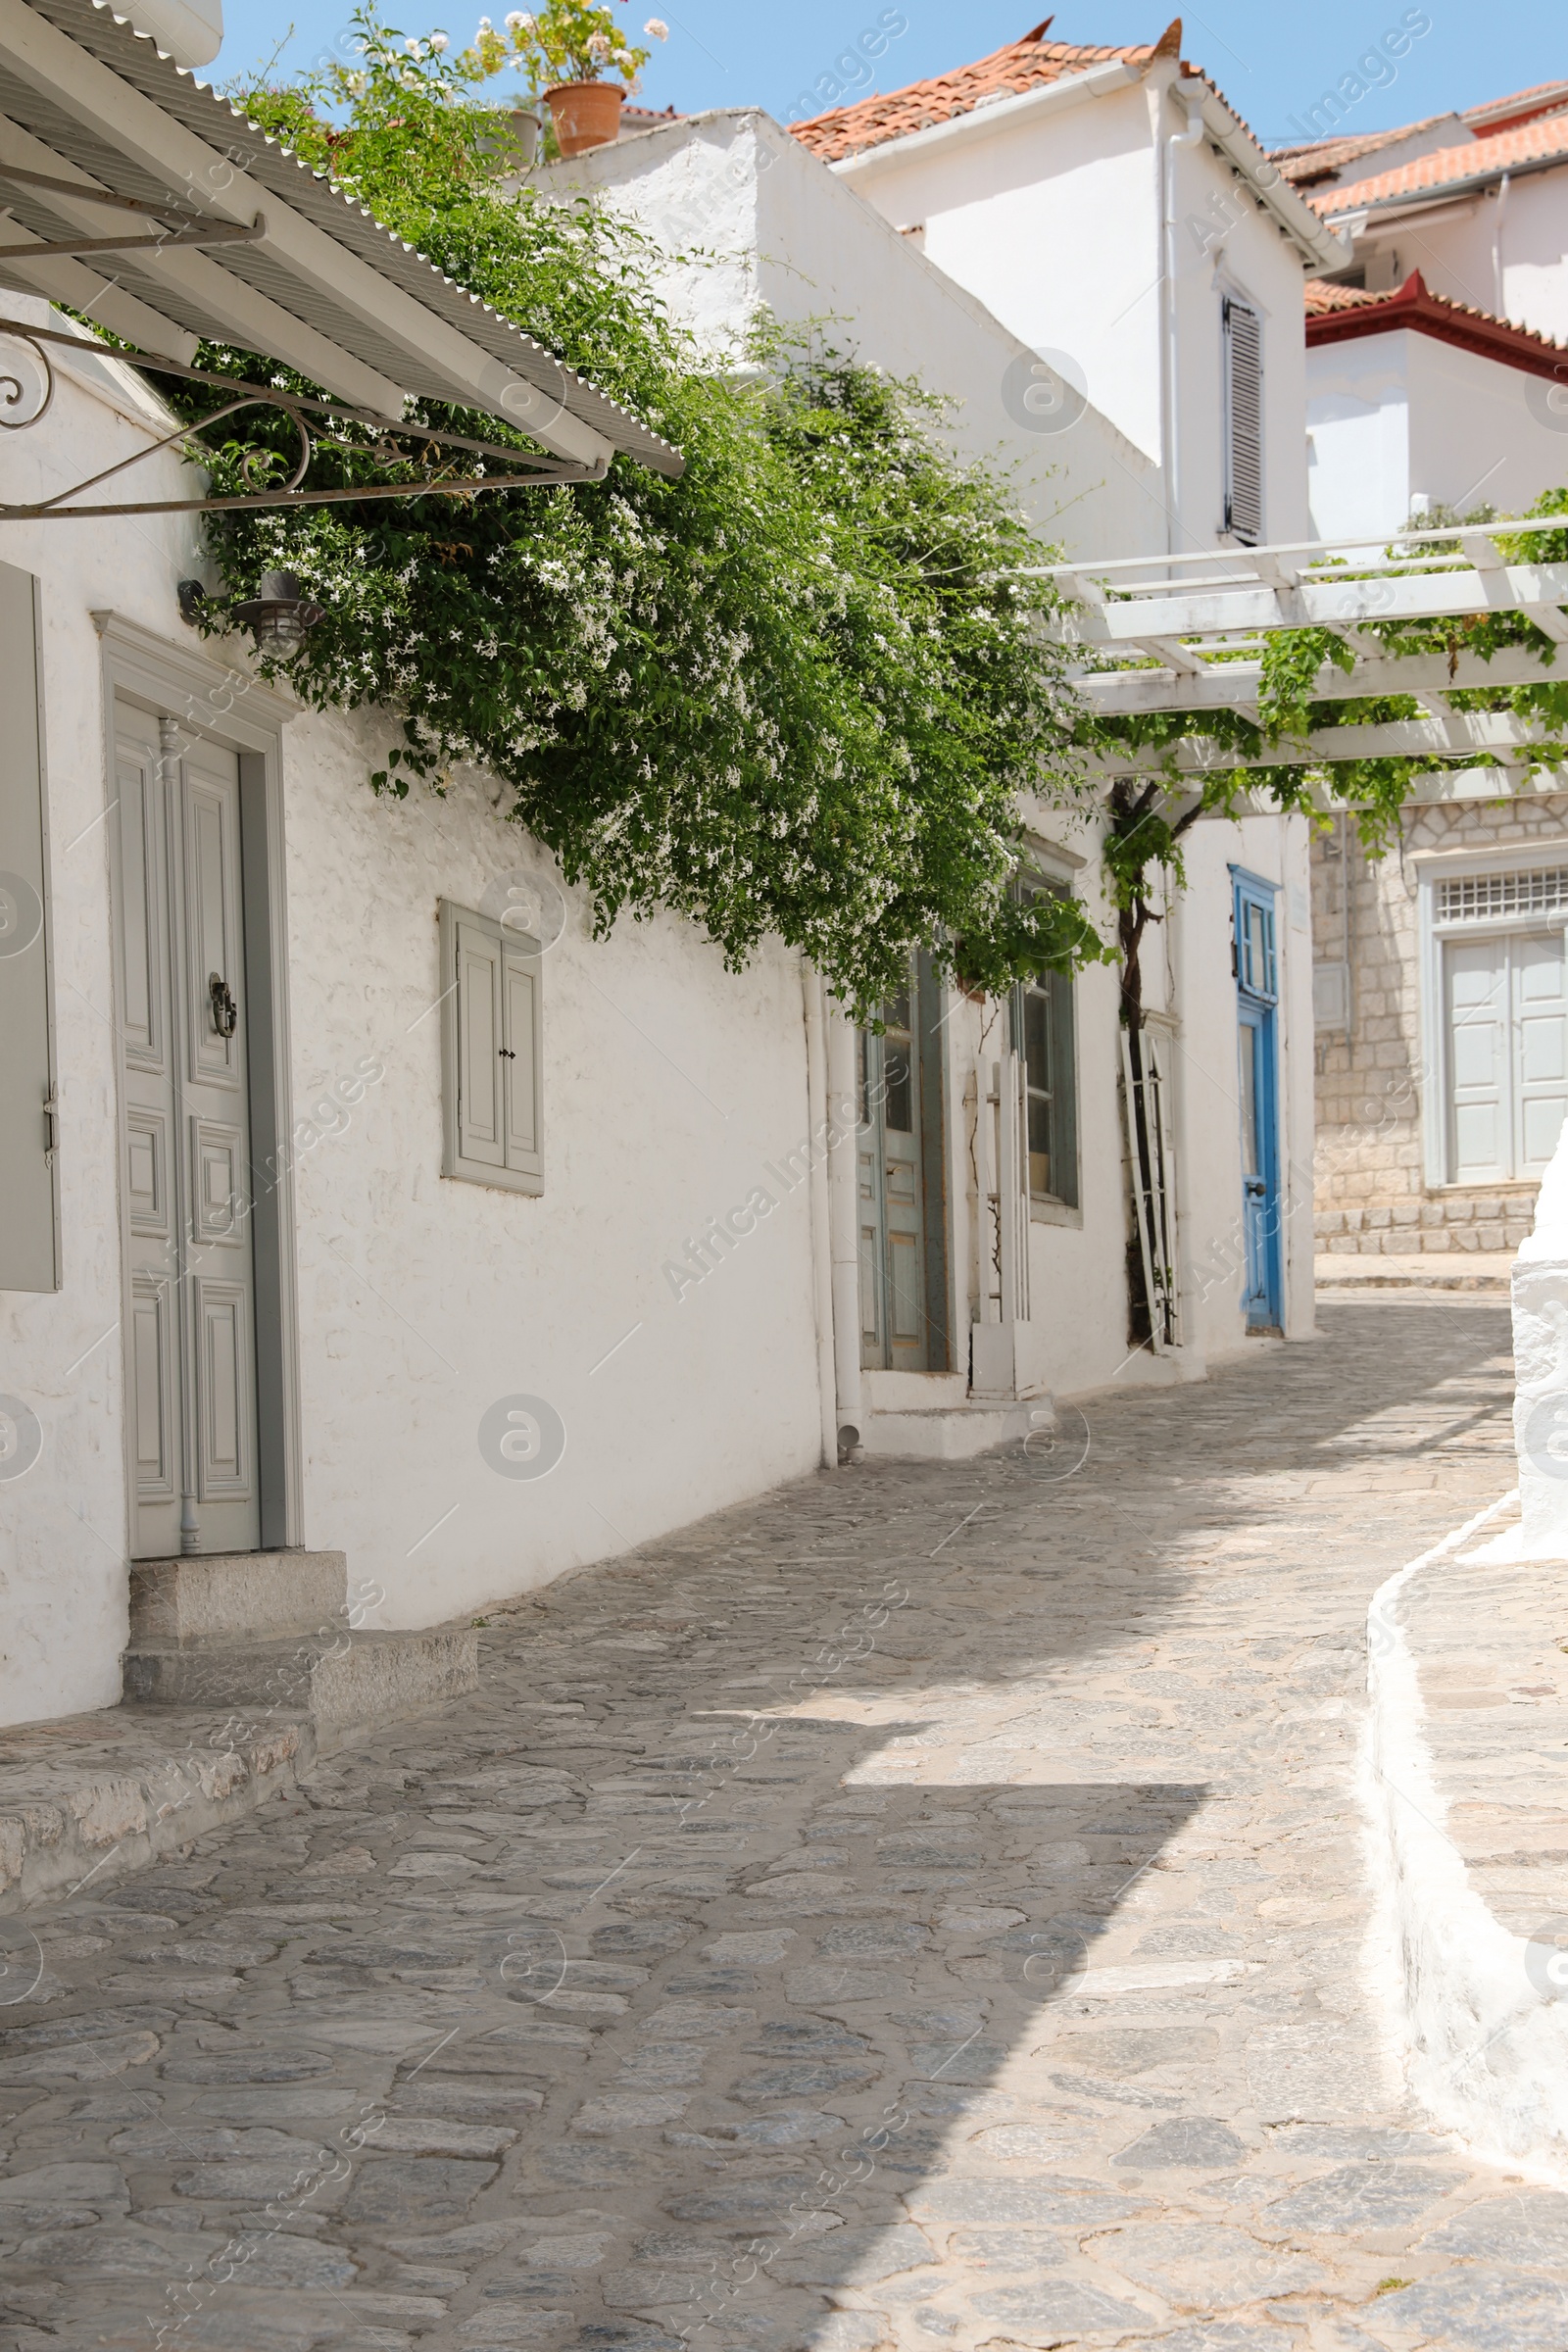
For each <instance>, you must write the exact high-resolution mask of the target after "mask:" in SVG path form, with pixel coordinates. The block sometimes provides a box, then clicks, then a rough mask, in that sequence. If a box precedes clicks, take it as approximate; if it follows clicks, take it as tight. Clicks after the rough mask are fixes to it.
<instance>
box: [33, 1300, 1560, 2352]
mask: <svg viewBox="0 0 1568 2352" xmlns="http://www.w3.org/2000/svg"><path fill="white" fill-rule="evenodd" d="M1322 1324H1323V1329H1324V1333H1325V1337H1324V1338H1323V1339H1322V1340H1320V1341H1319V1342H1317V1343H1315V1344H1312V1345H1304V1346H1300V1347H1296V1348H1289V1349H1276V1348H1259V1349H1258V1350H1257V1353H1256V1355H1255V1357H1254V1358H1250V1359H1249V1360H1248V1361H1246V1362H1244V1363H1243V1364H1241V1365H1239V1366H1237V1367H1235V1368H1231V1369H1227V1370H1226V1371H1224V1372H1222V1373H1221V1374H1219V1375H1217V1376H1216V1377H1215V1378H1214V1379H1213V1380H1212V1381H1211V1382H1210V1383H1208V1384H1207V1385H1206V1386H1203V1387H1200V1388H1195V1389H1191V1390H1182V1391H1172V1390H1166V1391H1157V1392H1156V1391H1146V1392H1143V1393H1141V1394H1129V1395H1127V1396H1125V1397H1109V1398H1106V1399H1103V1400H1100V1401H1096V1402H1093V1403H1091V1405H1090V1406H1089V1408H1088V1418H1087V1422H1085V1421H1083V1419H1082V1418H1081V1416H1078V1415H1076V1414H1075V1413H1074V1412H1073V1411H1072V1410H1070V1409H1069V1408H1065V1407H1064V1408H1063V1410H1062V1413H1061V1415H1060V1426H1059V1428H1058V1430H1057V1432H1056V1433H1055V1435H1054V1438H1051V1439H1048V1440H1035V1441H1032V1442H1031V1447H1032V1451H1031V1454H1029V1455H1026V1454H1025V1453H1023V1452H1021V1451H1018V1450H1012V1451H1010V1452H1005V1453H1000V1454H997V1455H994V1456H988V1457H985V1458H982V1459H980V1460H978V1461H975V1462H971V1463H964V1464H956V1465H955V1464H937V1463H931V1464H893V1463H870V1464H865V1465H863V1466H860V1467H858V1468H856V1469H854V1470H851V1471H848V1472H845V1473H843V1474H841V1475H839V1476H837V1477H822V1478H818V1479H816V1480H815V1481H812V1482H810V1483H809V1484H807V1485H805V1486H802V1487H799V1488H796V1489H793V1490H791V1491H788V1492H786V1493H782V1494H779V1495H774V1496H772V1497H770V1498H767V1499H765V1500H764V1501H763V1502H761V1503H760V1504H758V1505H755V1506H752V1507H748V1508H744V1509H738V1510H734V1511H731V1512H728V1513H726V1514H724V1515H723V1516H721V1517H719V1518H716V1519H712V1520H710V1521H707V1522H705V1523H704V1524H703V1525H701V1526H700V1527H698V1528H696V1529H694V1530H691V1531H688V1532H687V1533H686V1534H684V1535H682V1536H680V1537H678V1538H675V1539H672V1540H670V1541H668V1542H666V1543H662V1544H656V1545H653V1546H649V1547H646V1548H645V1549H644V1550H642V1551H640V1552H639V1553H637V1554H635V1555H634V1556H633V1557H632V1558H631V1559H629V1560H627V1561H625V1562H622V1563H619V1564H614V1565H611V1566H608V1567H604V1568H601V1569H595V1570H592V1571H588V1572H585V1573H583V1574H581V1575H578V1576H576V1577H574V1578H572V1579H569V1580H566V1581H564V1582H563V1583H561V1584H559V1585H557V1586H556V1587H554V1588H553V1589H552V1590H551V1591H549V1592H547V1593H545V1594H543V1595H542V1596H540V1597H539V1598H538V1599H536V1600H533V1601H530V1602H528V1603H526V1604H519V1605H518V1606H517V1607H516V1608H515V1610H512V1611H509V1612H507V1613H504V1614H502V1613H497V1614H496V1615H495V1616H494V1617H493V1618H492V1620H491V1621H490V1624H489V1626H488V1630H487V1632H486V1634H485V1636H484V1641H485V1645H486V1646H485V1650H484V1672H483V1681H482V1686H481V1690H480V1692H479V1695H478V1696H477V1697H475V1698H473V1699H467V1700H464V1701H462V1702H459V1703H457V1704H454V1705H453V1706H451V1707H450V1708H448V1709H446V1710H443V1711H439V1712H433V1713H429V1714H426V1715H424V1716H422V1717H419V1718H418V1719H417V1720H414V1721H411V1722H409V1723H405V1724H403V1725H401V1726H397V1727H394V1728H391V1729H389V1730H387V1731H385V1732H384V1733H382V1734H381V1735H379V1736H378V1737H377V1738H376V1739H375V1740H373V1741H372V1742H371V1743H369V1744H368V1745H366V1746H363V1747H360V1748H358V1749H355V1750H353V1751H351V1752H347V1753H343V1754H340V1755H338V1756H337V1757H335V1758H334V1759H332V1760H331V1761H330V1762H329V1763H327V1764H325V1765H324V1766H322V1767H320V1768H319V1770H318V1772H317V1773H316V1775H315V1777H314V1779H313V1780H312V1782H311V1784H310V1786H309V1789H308V1790H307V1791H306V1792H305V1794H304V1795H302V1796H297V1797H294V1798H291V1799H288V1800H286V1801H283V1800H278V1801H274V1802H273V1803H270V1805H269V1806H268V1807H267V1808H266V1809H265V1810H264V1811H263V1812H262V1813H261V1814H260V1815H258V1816H257V1817H256V1818H255V1819H254V1821H253V1822H251V1823H250V1824H248V1825H244V1826H241V1827H237V1828H231V1829H228V1830H224V1831H220V1832H217V1833H215V1834H213V1835H211V1836H210V1837H208V1838H204V1839H202V1840H201V1841H200V1842H199V1843H198V1844H197V1845H196V1846H195V1847H194V1848H193V1849H192V1850H191V1851H190V1853H189V1854H188V1856H187V1857H185V1858H182V1859H181V1860H179V1861H178V1862H176V1863H173V1864H163V1865H160V1866H159V1867H157V1868H156V1869H154V1870H151V1871H148V1872H146V1873H143V1874H141V1875H139V1876H131V1877H126V1878H124V1879H123V1880H122V1881H119V1882H115V1881H114V1879H113V1874H112V1873H111V1872H105V1873H104V1874H102V1876H101V1877H100V1878H99V1879H98V1880H97V1881H96V1882H95V1883H94V1884H93V1885H92V1886H90V1887H84V1888H83V1889H82V1890H81V1892H80V1893H78V1894H77V1895H76V1896H75V1897H74V1898H73V1900H71V1901H70V1902H68V1903H64V1904H60V1905H56V1906H53V1907H51V1908H49V1909H48V1910H46V1911H39V1912H35V1913H32V1914H29V1915H28V1918H29V1922H30V1925H31V1926H32V1927H34V1928H35V1929H36V1932H37V1936H38V1937H39V1939H40V1942H41V1947H42V1952H43V1956H44V1964H45V1965H44V1975H43V1977H42V1980H41V1982H35V1981H34V1980H35V1979H36V1976H37V1954H36V1952H35V1950H34V1946H33V1944H32V1942H31V1940H30V1938H29V1936H28V1934H27V1932H26V1931H25V1929H24V1928H23V1926H22V1924H21V1922H20V1921H17V1920H11V1921H8V1922H5V1923H3V1925H4V1935H5V1943H6V1961H7V1967H8V1970H9V1973H8V1975H7V1976H6V1978H5V1979H4V1981H3V1982H4V1984H5V1985H8V1986H10V1987H12V1988H13V1998H12V2005H11V2007H10V2008H9V2010H8V2011H7V2012H6V2013H5V2015H4V2017H3V2019H0V2025H3V2028H4V2030H3V2031H0V2118H3V2119H4V2132H5V2177H4V2178H3V2179H0V2267H3V2272H4V2277H5V2280H6V2285H5V2288H4V2294H3V2308H4V2314H5V2323H6V2327H7V2328H8V2329H9V2330H10V2337H9V2341H10V2342H14V2344H15V2345H16V2346H18V2347H26V2348H27V2352H44V2348H45V2347H51V2348H52V2347H56V2346H70V2347H81V2348H82V2352H85V2348H86V2347H89V2346H92V2347H99V2346H101V2347H108V2348H112V2352H133V2348H134V2352H153V2348H154V2347H163V2348H164V2352H169V2348H170V2347H178V2348H179V2352H220V2348H221V2352H307V2348H316V2347H321V2348H322V2352H349V2347H351V2346H353V2347H363V2348H365V2352H370V2348H371V2347H382V2348H384V2352H401V2348H402V2347H406V2346H418V2347H420V2348H421V2352H489V2348H492V2347H493V2348H494V2352H522V2348H524V2347H531V2346H541V2347H544V2348H545V2352H576V2348H579V2347H580V2348H581V2352H588V2348H589V2347H593V2348H594V2352H679V2347H680V2345H681V2343H682V2341H685V2342H689V2343H691V2344H694V2345H696V2346H699V2347H703V2348H705V2352H793V2348H795V2347H801V2348H802V2352H805V2348H807V2347H812V2348H820V2352H883V2348H892V2347H898V2348H899V2352H915V2348H916V2347H930V2346H935V2345H942V2344H951V2345H954V2346H956V2347H963V2348H965V2352H967V2348H968V2347H974V2346H988V2347H992V2348H993V2352H1001V2348H1002V2347H1006V2346H1030V2347H1033V2346H1052V2345H1077V2344H1096V2345H1099V2344H1105V2345H1112V2344H1115V2345H1121V2346H1125V2347H1130V2346H1136V2345H1146V2344H1148V2345H1154V2344H1157V2345H1158V2346H1159V2347H1160V2348H1161V2352H1308V2347H1310V2348H1311V2352H1352V2348H1353V2347H1359V2348H1361V2352H1367V2348H1368V2347H1378V2348H1381V2352H1407V2348H1413V2347H1415V2346H1418V2345H1434V2346H1455V2347H1466V2348H1468V2347H1477V2348H1481V2347H1497V2348H1498V2352H1517V2348H1520V2347H1529V2346H1538V2345H1539V2346H1543V2347H1545V2346H1550V2347H1554V2348H1560V2347H1561V2346H1562V2345H1563V2344H1564V2343H1568V2196H1564V2195H1559V2194H1557V2193H1556V2192H1554V2191H1551V2190H1549V2189H1544V2188H1540V2187H1537V2186H1534V2185H1532V2184H1531V2183H1528V2182H1524V2181H1521V2180H1519V2179H1518V2178H1517V2177H1516V2176H1509V2175H1505V2174H1503V2173H1501V2172H1499V2171H1496V2170H1494V2169H1491V2168H1489V2167H1487V2166H1486V2165H1484V2164H1482V2163H1480V2162H1478V2161H1477V2160H1475V2159H1474V2158H1473V2157H1470V2156H1468V2155H1466V2154H1465V2153H1464V2152H1463V2151H1462V2150H1461V2149H1460V2148H1459V2147H1458V2146H1457V2144H1456V2143H1455V2142H1454V2141H1452V2140H1451V2139H1450V2138H1448V2137H1447V2136H1446V2134H1444V2133H1443V2132H1441V2131H1437V2130H1435V2129H1434V2128H1432V2127H1431V2126H1430V2124H1429V2123H1428V2121H1427V2119H1426V2118H1425V2117H1424V2115H1423V2114H1422V2112H1421V2111H1419V2110H1418V2109H1417V2108H1415V2107H1414V2105H1413V2104H1412V2103H1411V2101H1410V2100H1409V2098H1408V2097H1407V2096H1406V2094H1405V2093H1404V2091H1403V2090H1402V2088H1401V2085H1400V2082H1399V2078H1398V2073H1397V2067H1396V2065H1395V2063H1394V2059H1393V2054H1392V2048H1391V2043H1390V2038H1389V2034H1388V2031H1387V2027H1386V2023H1385V2021H1384V2019H1383V2017H1382V2015H1381V2013H1380V2011H1379V2009H1378V2007H1377V2004H1376V2000H1375V1998H1374V1991H1373V1988H1372V1985H1371V1981H1370V1978H1369V1973H1368V1962H1367V1959H1366V1956H1365V1954H1364V1952H1363V1945H1364V1943H1365V1941H1366V1938H1367V1933H1368V1926H1369V1918H1370V1912H1371V1903H1370V1896H1369V1893H1368V1889H1367V1882H1366V1875H1365V1867H1364V1862H1363V1851H1362V1838H1361V1824H1360V1817H1359V1814H1358V1810H1357V1803H1356V1795H1355V1779H1354V1776H1355V1765H1356V1754H1357V1737H1358V1731H1359V1727H1360V1722H1361V1716H1362V1711H1363V1694H1364V1681H1365V1611H1366V1605H1367V1600H1368V1598H1369V1596H1370V1594H1371V1593H1372V1592H1373V1590H1374V1589H1375V1587H1376V1586H1377V1585H1378V1583H1379V1582H1380V1581H1381V1580H1382V1579H1383V1578H1384V1577H1386V1576H1387V1575H1389V1574H1390V1572H1391V1571H1392V1570H1394V1569H1395V1568H1397V1567H1398V1566H1399V1565H1400V1563H1401V1562H1402V1561H1403V1560H1405V1559H1407V1558H1409V1557H1410V1556H1411V1555H1412V1554H1414V1553H1415V1552H1417V1551H1418V1550H1420V1549H1421V1548H1422V1547H1423V1546H1424V1545H1425V1544H1429V1543H1431V1542H1432V1541H1433V1540H1434V1539H1435V1538H1437V1537H1438V1536H1440V1535H1441V1534H1442V1533H1443V1532H1444V1531H1445V1530H1446V1529H1448V1528H1450V1527H1452V1526H1453V1525H1455V1524H1456V1523H1457V1522H1458V1521H1460V1520H1462V1519H1464V1518H1465V1517H1467V1516H1468V1515H1469V1514H1470V1513H1472V1512H1473V1511H1475V1510H1477V1509H1478V1508H1479V1507H1480V1506H1481V1505H1482V1504H1484V1503H1486V1502H1487V1501H1489V1500H1490V1499H1491V1498H1492V1497H1493V1496H1494V1495H1496V1494H1498V1493H1499V1492H1501V1491H1502V1490H1503V1489H1505V1488H1506V1487H1508V1486H1509V1485H1510V1484H1511V1483H1512V1448H1511V1436H1510V1429H1509V1421H1508V1409H1509V1404H1510V1397H1511V1389H1510V1373H1509V1364H1508V1357H1507V1347H1508V1324H1507V1317H1506V1312H1505V1310H1502V1309H1499V1307H1498V1306H1497V1305H1495V1304H1493V1303H1489V1302H1472V1301H1468V1300H1464V1299H1453V1300H1451V1301H1449V1300H1439V1301H1431V1300H1429V1301H1412V1300H1397V1299H1380V1300H1375V1301H1374V1300H1365V1301H1356V1302H1348V1303H1336V1304H1334V1305H1332V1306H1330V1307H1327V1308H1325V1309H1324V1311H1323V1314H1322ZM1085 1446H1087V1453H1085ZM1036 1448H1037V1449H1038V1450H1037V1451H1036V1450H1034V1449H1036ZM526 1504H527V1492H526V1490H524V1491H523V1492H522V1499H521V1504H520V1505H519V1510H520V1511H521V1512H522V1513H524V1514H525V1510H526ZM519 1540H520V1541H522V1540H525V1539H519ZM1565 1907H1568V1906H1565ZM18 1987H24V1988H25V1990H26V1992H27V1993H28V1995H29V1997H28V1998H27V1999H25V2000H23V2001H18V2000H16V1999H15V1997H14V1996H15V1990H16V1988H18Z"/></svg>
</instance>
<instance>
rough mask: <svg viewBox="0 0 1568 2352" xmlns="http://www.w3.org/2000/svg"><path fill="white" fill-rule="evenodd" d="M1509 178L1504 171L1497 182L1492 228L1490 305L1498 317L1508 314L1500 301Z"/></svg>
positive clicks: (1501, 317)
mask: <svg viewBox="0 0 1568 2352" xmlns="http://www.w3.org/2000/svg"><path fill="white" fill-rule="evenodd" d="M1510 178H1511V174H1510V173H1509V172H1504V173H1503V175H1502V177H1501V179H1500V180H1499V181H1498V182H1497V217H1496V220H1495V221H1494V223H1493V229H1492V307H1493V310H1494V311H1495V314H1496V316H1497V317H1498V318H1499V319H1506V318H1507V316H1508V314H1507V312H1506V310H1505V309H1504V308H1503V301H1502V217H1503V215H1504V213H1506V211H1507V210H1508V186H1509V181H1510Z"/></svg>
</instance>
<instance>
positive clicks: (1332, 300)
mask: <svg viewBox="0 0 1568 2352" xmlns="http://www.w3.org/2000/svg"><path fill="white" fill-rule="evenodd" d="M1388 300H1389V296H1388V295H1387V294H1369V293H1368V292H1367V290H1366V288H1365V286H1337V285H1335V284H1334V282H1333V280H1332V279H1331V278H1326V277H1309V278H1308V279H1307V281H1306V315H1307V317H1308V319H1322V318H1326V317H1327V316H1328V314H1329V313H1330V312H1331V311H1359V310H1363V309H1364V308H1365V307H1366V305H1367V304H1368V303H1369V302H1370V303H1373V304H1376V303H1380V302H1387V301H1388Z"/></svg>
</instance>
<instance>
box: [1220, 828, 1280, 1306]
mask: <svg viewBox="0 0 1568 2352" xmlns="http://www.w3.org/2000/svg"><path fill="white" fill-rule="evenodd" d="M1231 875H1232V881H1233V886H1234V920H1235V927H1236V928H1235V964H1236V1005H1237V1049H1238V1068H1237V1079H1238V1085H1237V1100H1238V1104H1239V1107H1240V1111H1241V1123H1242V1234H1243V1241H1244V1246H1245V1255H1246V1277H1245V1288H1244V1293H1243V1299H1242V1304H1243V1306H1244V1307H1245V1309H1246V1312H1247V1327H1248V1329H1249V1331H1279V1330H1281V1329H1282V1328H1283V1313H1282V1298H1283V1284H1282V1270H1281V1262H1280V1260H1281V1253H1280V1150H1279V1038H1278V1019H1279V990H1278V982H1277V975H1276V968H1275V955H1274V898H1275V885H1274V884H1273V883H1272V882H1264V881H1261V880H1260V879H1259V878H1258V876H1257V875H1255V874H1248V873H1243V872H1242V871H1241V869H1240V868H1239V867H1237V866H1232V868H1231Z"/></svg>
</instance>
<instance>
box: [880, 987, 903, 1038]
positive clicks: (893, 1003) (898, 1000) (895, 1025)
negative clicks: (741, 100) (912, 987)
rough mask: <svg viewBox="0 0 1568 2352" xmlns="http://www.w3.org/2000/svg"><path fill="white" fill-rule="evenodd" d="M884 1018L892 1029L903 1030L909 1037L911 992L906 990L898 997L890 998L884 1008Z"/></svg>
mask: <svg viewBox="0 0 1568 2352" xmlns="http://www.w3.org/2000/svg"><path fill="white" fill-rule="evenodd" d="M882 1018H883V1019H884V1021H885V1022H886V1023H887V1025H888V1027H889V1028H890V1029H902V1030H903V1031H904V1033H905V1035H906V1036H907V1035H908V1030H909V992H908V990H907V988H905V989H901V990H900V991H899V994H898V995H897V996H896V997H889V999H888V1001H887V1003H886V1005H884V1006H883V1008H882Z"/></svg>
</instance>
